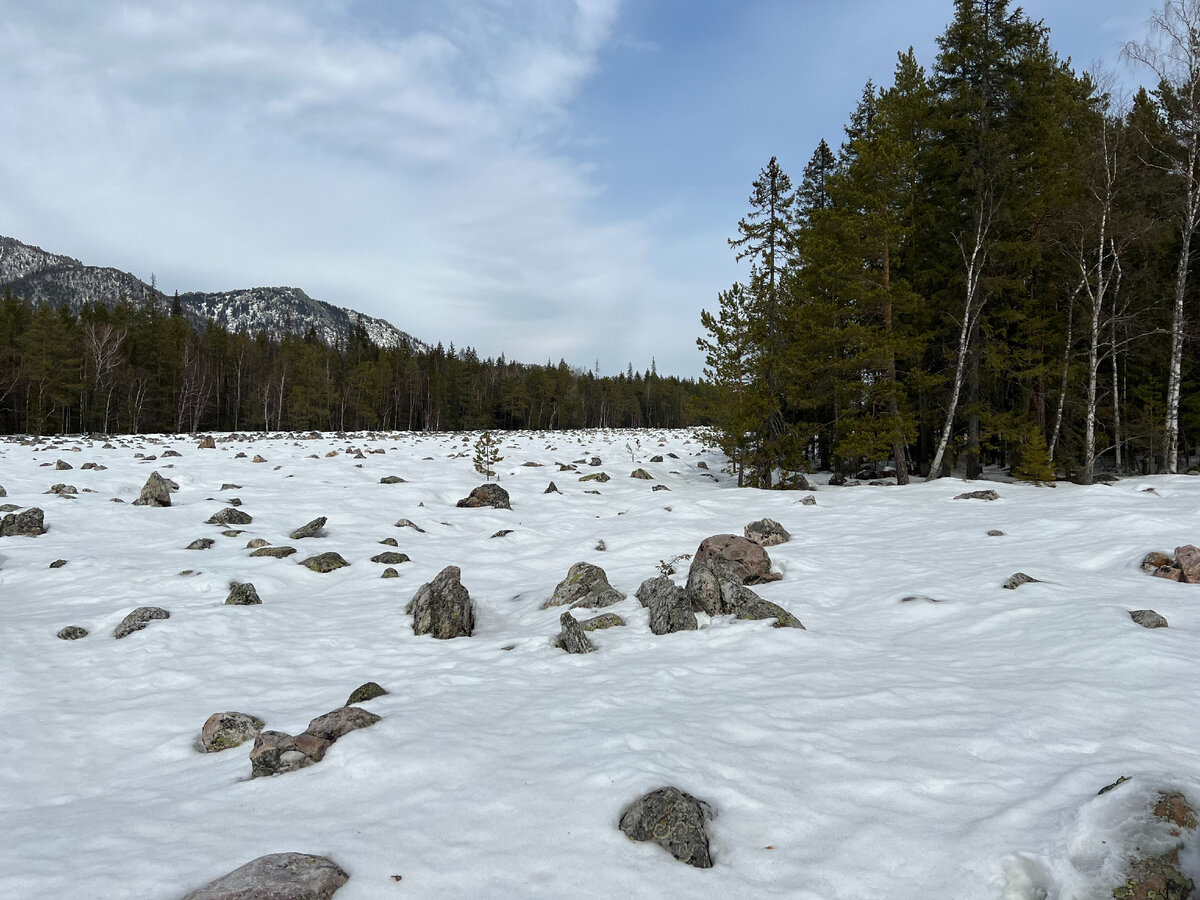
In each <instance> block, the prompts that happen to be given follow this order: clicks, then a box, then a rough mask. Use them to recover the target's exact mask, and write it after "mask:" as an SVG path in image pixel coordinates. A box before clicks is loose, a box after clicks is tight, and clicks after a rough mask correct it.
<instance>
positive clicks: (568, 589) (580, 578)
mask: <svg viewBox="0 0 1200 900" xmlns="http://www.w3.org/2000/svg"><path fill="white" fill-rule="evenodd" d="M624 599H625V595H624V594H622V593H621V592H620V591H618V590H617V589H616V588H614V587H613V586H612V585H611V584H609V583H608V575H606V574H605V572H604V570H603V569H602V568H600V567H599V566H594V565H592V564H591V563H588V562H577V563H575V565H573V566H571V568H569V569H568V570H567V577H566V578H564V579H563V580H562V581H560V582H559V583H558V586H557V587H555V588H554V593H553V594H551V595H550V599H549V600H547V601H546V602H545V603H543V604H542V609H549V608H550V607H551V606H567V605H570V607H571V609H576V608H578V607H587V608H589V609H599V608H601V607H605V606H612V605H613V604H614V603H620V602H621V601H622V600H624Z"/></svg>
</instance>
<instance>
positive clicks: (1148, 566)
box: [1142, 550, 1175, 572]
mask: <svg viewBox="0 0 1200 900" xmlns="http://www.w3.org/2000/svg"><path fill="white" fill-rule="evenodd" d="M1174 564H1175V560H1173V559H1171V557H1169V556H1167V554H1165V553H1159V552H1158V551H1157V550H1151V551H1150V552H1149V553H1147V554H1146V556H1145V557H1144V558H1143V559H1142V571H1143V572H1153V571H1154V570H1155V569H1161V568H1162V567H1163V566H1173V565H1174Z"/></svg>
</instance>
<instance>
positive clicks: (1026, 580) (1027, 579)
mask: <svg viewBox="0 0 1200 900" xmlns="http://www.w3.org/2000/svg"><path fill="white" fill-rule="evenodd" d="M1037 583H1038V579H1037V578H1034V577H1033V576H1032V575H1026V574H1025V573H1024V572H1014V573H1013V574H1012V575H1010V576H1009V578H1008V581H1006V582H1004V584H1003V585H1001V587H1003V588H1004V589H1005V590H1006V591H1015V590H1016V589H1017V588H1019V587H1020V586H1021V585H1023V584H1037Z"/></svg>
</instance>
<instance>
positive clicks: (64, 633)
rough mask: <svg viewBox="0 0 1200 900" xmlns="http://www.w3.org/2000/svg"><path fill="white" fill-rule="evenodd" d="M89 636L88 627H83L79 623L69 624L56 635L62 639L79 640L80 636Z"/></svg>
mask: <svg viewBox="0 0 1200 900" xmlns="http://www.w3.org/2000/svg"><path fill="white" fill-rule="evenodd" d="M87 636H88V631H87V629H86V628H81V627H80V626H78V625H68V626H67V627H66V628H63V629H62V630H61V631H59V632H58V634H56V635H55V637H57V638H58V639H59V640H62V641H77V640H79V639H80V638H85V637H87Z"/></svg>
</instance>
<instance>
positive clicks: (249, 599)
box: [225, 581, 262, 606]
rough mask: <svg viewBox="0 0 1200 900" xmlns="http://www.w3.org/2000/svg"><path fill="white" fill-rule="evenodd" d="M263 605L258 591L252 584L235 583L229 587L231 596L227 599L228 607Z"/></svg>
mask: <svg viewBox="0 0 1200 900" xmlns="http://www.w3.org/2000/svg"><path fill="white" fill-rule="evenodd" d="M260 603H262V600H260V599H259V597H258V591H256V590H255V589H254V585H252V584H251V583H250V582H248V581H246V582H239V581H235V582H233V583H232V584H230V585H229V596H228V597H226V598H225V605H226V606H257V605H258V604H260Z"/></svg>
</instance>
